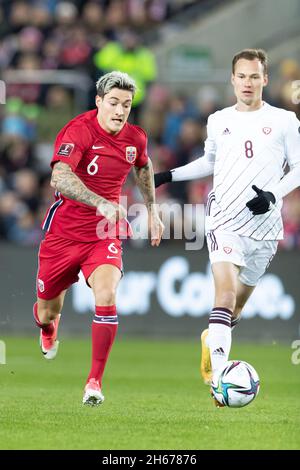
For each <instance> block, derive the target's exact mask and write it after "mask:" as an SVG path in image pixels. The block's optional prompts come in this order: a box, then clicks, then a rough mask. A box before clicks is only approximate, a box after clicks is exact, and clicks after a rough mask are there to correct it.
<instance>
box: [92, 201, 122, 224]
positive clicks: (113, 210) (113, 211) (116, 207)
mask: <svg viewBox="0 0 300 470" xmlns="http://www.w3.org/2000/svg"><path fill="white" fill-rule="evenodd" d="M98 211H99V212H100V214H101V215H103V216H104V217H105V218H106V219H107V220H108V221H109V222H110V223H112V224H115V223H116V222H118V221H119V220H121V219H124V218H125V217H126V216H127V211H126V209H125V207H123V206H122V205H121V204H115V203H114V202H110V201H103V202H101V203H100V204H99V205H98Z"/></svg>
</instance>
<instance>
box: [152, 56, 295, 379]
mask: <svg viewBox="0 0 300 470" xmlns="http://www.w3.org/2000/svg"><path fill="white" fill-rule="evenodd" d="M231 83H232V85H233V88H234V93H235V95H236V99H237V102H236V104H235V105H234V106H232V107H228V108H225V109H222V110H221V111H217V112H215V113H214V114H212V115H210V116H209V118H208V122H207V139H206V142H205V153H204V156H203V157H200V158H198V159H196V160H195V161H193V162H191V163H189V164H187V165H185V166H182V167H179V168H175V169H174V170H171V171H166V172H163V173H158V174H156V175H155V182H156V187H157V186H160V185H161V184H163V183H167V182H171V181H172V182H173V181H184V180H191V179H196V178H202V177H206V176H208V175H211V174H213V190H212V191H211V193H210V194H209V197H208V201H207V217H206V238H207V245H208V249H209V257H210V262H211V265H212V272H213V278H214V285H215V300H214V308H213V309H212V312H211V313H210V316H209V328H208V330H204V332H203V333H202V335H201V339H202V358H201V374H202V377H203V379H204V381H205V383H208V384H210V383H211V381H212V380H213V378H216V377H217V375H218V370H219V369H220V368H221V367H222V365H223V364H224V363H225V362H226V361H227V360H228V357H229V353H230V348H231V330H232V328H233V327H234V326H235V324H236V323H237V322H238V321H239V318H240V315H241V312H242V309H243V307H244V305H245V303H246V302H247V300H248V298H249V296H250V295H251V294H252V292H253V290H254V288H255V286H256V284H257V282H258V280H259V279H260V278H261V276H262V275H263V274H264V272H265V270H266V268H267V267H268V266H269V264H270V261H271V260H272V258H273V256H274V255H275V253H276V250H277V245H278V240H281V239H282V238H283V227H282V218H281V207H282V198H283V197H284V196H286V195H287V194H288V193H290V192H291V191H292V190H293V189H295V188H296V187H298V186H300V122H299V121H298V120H297V118H296V116H295V114H294V113H293V112H290V111H286V110H284V109H279V108H276V107H273V106H270V105H269V104H267V103H266V102H264V101H263V99H262V94H263V88H264V87H265V86H266V85H267V83H268V75H267V56H266V53H265V52H264V51H263V50H261V49H259V50H256V49H245V50H243V51H241V52H239V53H237V54H236V55H235V56H234V58H233V61H232V75H231ZM286 165H288V167H289V172H288V173H286V172H285V167H286Z"/></svg>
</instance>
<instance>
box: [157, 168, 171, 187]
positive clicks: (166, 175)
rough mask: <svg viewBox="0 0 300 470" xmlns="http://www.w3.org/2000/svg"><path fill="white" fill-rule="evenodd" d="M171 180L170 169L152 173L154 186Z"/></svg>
mask: <svg viewBox="0 0 300 470" xmlns="http://www.w3.org/2000/svg"><path fill="white" fill-rule="evenodd" d="M171 181H172V172H171V171H170V170H168V171H162V172H161V173H155V175H154V183H155V187H156V188H158V186H160V185H161V184H165V183H171Z"/></svg>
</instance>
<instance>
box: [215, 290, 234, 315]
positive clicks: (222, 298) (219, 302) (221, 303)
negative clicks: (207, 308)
mask: <svg viewBox="0 0 300 470" xmlns="http://www.w3.org/2000/svg"><path fill="white" fill-rule="evenodd" d="M235 305H236V294H235V292H234V290H226V291H223V292H220V293H219V294H217V296H216V306H217V307H223V308H228V309H229V310H231V311H232V312H233V311H234V310H235Z"/></svg>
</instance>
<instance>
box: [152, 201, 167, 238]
mask: <svg viewBox="0 0 300 470" xmlns="http://www.w3.org/2000/svg"><path fill="white" fill-rule="evenodd" d="M149 229H150V235H151V245H152V246H159V244H160V242H161V237H162V234H163V232H164V229H165V226H164V224H163V223H162V221H161V220H160V217H159V215H158V212H157V210H156V209H155V208H151V210H150V211H149Z"/></svg>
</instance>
